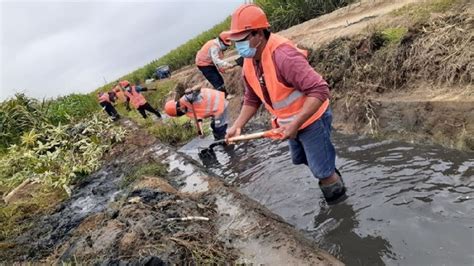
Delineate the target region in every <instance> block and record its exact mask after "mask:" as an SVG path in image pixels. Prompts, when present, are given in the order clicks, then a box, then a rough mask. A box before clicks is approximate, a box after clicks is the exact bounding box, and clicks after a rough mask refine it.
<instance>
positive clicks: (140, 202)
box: [0, 123, 340, 265]
mask: <svg viewBox="0 0 474 266" xmlns="http://www.w3.org/2000/svg"><path fill="white" fill-rule="evenodd" d="M126 126H128V127H129V130H130V136H131V137H130V138H128V139H127V140H126V141H125V143H123V144H119V145H117V146H116V147H115V148H114V149H113V150H112V151H111V153H110V154H109V155H108V156H109V160H108V163H106V164H105V165H104V166H103V167H102V168H101V169H100V170H99V171H98V172H96V173H94V174H93V175H90V176H89V177H87V178H86V179H85V180H84V181H83V182H82V183H81V184H79V185H78V186H77V187H76V188H74V190H73V195H72V197H71V198H70V199H69V200H67V201H66V202H64V203H63V204H61V206H59V207H58V208H57V209H56V211H55V212H54V213H53V214H52V215H48V216H44V217H41V218H40V219H38V220H37V221H35V225H34V226H33V227H32V229H31V230H29V231H27V232H26V233H25V234H23V235H21V236H20V237H18V238H17V239H10V240H8V245H7V244H5V245H1V248H0V257H1V258H2V261H3V262H26V261H29V262H47V263H59V262H61V261H73V262H81V263H99V264H101V263H105V264H117V263H143V264H144V263H147V262H150V263H157V264H159V263H165V264H169V263H172V264H174V263H177V264H182V263H199V264H201V263H224V262H225V263H229V262H230V263H232V262H237V263H240V262H242V263H269V264H273V265H275V264H280V265H289V264H291V265H296V264H298V265H332V264H336V265H337V264H340V262H339V261H338V260H337V259H335V258H334V257H332V256H331V255H329V254H327V253H326V252H324V251H322V250H320V249H318V247H317V246H315V245H314V243H312V242H310V241H309V240H307V239H306V238H304V237H303V235H301V233H299V232H297V231H296V230H295V229H294V228H293V227H292V226H290V225H288V224H287V223H285V222H284V221H283V220H282V219H281V218H280V217H278V216H276V215H273V214H272V213H270V212H269V211H268V210H266V209H265V208H264V207H262V205H260V204H258V203H256V202H255V201H252V200H250V199H249V198H247V197H246V196H243V195H241V194H240V193H238V192H236V191H235V190H234V189H232V188H230V187H228V186H226V185H224V183H223V182H222V181H220V180H219V179H218V178H216V177H214V176H213V175H212V174H209V173H207V172H206V171H204V170H203V169H202V168H200V167H199V166H197V165H194V164H192V163H189V159H187V158H184V157H183V156H182V155H180V154H178V153H176V152H175V151H173V149H171V148H169V147H167V146H165V145H163V144H160V143H159V142H157V141H156V140H155V139H154V138H153V137H151V136H149V135H147V134H145V133H144V132H143V131H140V130H139V129H137V128H135V127H134V126H133V125H132V124H130V123H128V125H126ZM145 164H146V165H150V164H154V165H164V166H165V167H166V171H165V172H160V171H157V172H156V173H160V175H161V176H147V175H143V176H140V177H138V178H136V179H135V180H130V178H127V177H130V176H133V175H134V174H135V173H134V171H135V172H136V169H137V166H139V165H145ZM138 168H140V167H138ZM130 181H131V183H130V185H126V184H127V182H130ZM124 182H125V183H124ZM124 184H125V185H124ZM182 218H184V219H183V220H181V219H182Z"/></svg>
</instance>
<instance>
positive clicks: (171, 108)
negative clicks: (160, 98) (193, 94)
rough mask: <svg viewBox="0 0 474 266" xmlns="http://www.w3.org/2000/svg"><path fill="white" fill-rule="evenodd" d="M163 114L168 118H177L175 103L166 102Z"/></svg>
mask: <svg viewBox="0 0 474 266" xmlns="http://www.w3.org/2000/svg"><path fill="white" fill-rule="evenodd" d="M165 112H166V114H167V115H169V116H177V114H178V111H177V110H176V101H173V100H171V101H167V102H166V104H165Z"/></svg>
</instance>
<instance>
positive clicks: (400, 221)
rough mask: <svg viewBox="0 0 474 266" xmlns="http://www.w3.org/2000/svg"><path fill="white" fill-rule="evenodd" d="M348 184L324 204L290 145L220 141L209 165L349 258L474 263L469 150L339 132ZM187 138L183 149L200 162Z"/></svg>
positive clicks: (473, 166) (473, 170)
mask: <svg viewBox="0 0 474 266" xmlns="http://www.w3.org/2000/svg"><path fill="white" fill-rule="evenodd" d="M334 142H335V144H336V146H337V151H338V159H337V165H338V167H339V169H340V170H341V172H342V174H343V176H344V179H345V182H346V183H347V185H348V188H349V195H350V198H349V200H347V201H346V202H345V203H343V204H340V205H337V206H334V207H327V206H326V205H325V204H324V203H323V199H322V195H321V192H320V191H319V188H318V185H317V181H316V180H315V179H314V178H312V177H311V173H310V172H309V170H308V169H306V168H305V167H302V166H294V165H292V164H291V161H290V155H289V152H288V147H287V144H286V143H277V142H270V141H267V140H258V141H254V142H251V143H247V144H243V145H239V146H237V147H235V149H229V148H227V149H226V150H227V151H224V150H223V149H222V148H217V149H216V153H217V159H218V161H217V162H214V163H212V162H211V163H209V162H207V166H208V168H209V169H210V170H211V171H213V172H215V173H216V174H218V175H220V176H223V177H224V178H225V179H226V180H227V181H229V182H230V183H233V184H235V185H238V186H239V187H240V189H241V191H243V192H244V193H245V194H247V195H249V196H250V197H252V198H254V199H255V200H257V201H259V202H261V203H263V204H264V205H266V206H267V207H268V208H269V209H270V210H272V211H273V212H275V213H277V214H279V215H280V216H282V217H283V218H285V219H286V220H287V221H288V222H290V223H292V224H293V225H295V226H296V227H297V228H300V229H301V230H304V231H305V232H306V233H307V235H308V236H309V237H312V238H314V239H315V240H316V241H317V242H318V243H319V244H320V245H321V246H322V247H323V248H324V249H326V250H328V251H330V252H331V253H332V254H334V255H336V256H337V257H339V258H340V259H341V260H342V261H344V262H346V263H347V264H349V265H374V264H403V265H430V264H433V265H441V264H448V265H473V264H474V255H473V254H474V252H473V247H474V201H473V200H472V199H473V197H474V154H472V153H470V154H469V153H462V152H458V151H452V150H447V149H444V148H441V147H437V146H416V145H411V144H407V143H400V142H392V141H379V142H377V141H374V140H371V139H368V138H358V137H355V136H346V135H340V134H335V135H334ZM197 146H201V147H203V146H205V145H204V144H203V143H202V141H199V142H191V143H190V144H189V145H187V146H185V147H183V148H182V151H183V152H186V153H187V154H191V155H192V156H193V157H194V158H195V159H198V157H197V154H196V147H197Z"/></svg>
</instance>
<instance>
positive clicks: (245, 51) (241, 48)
mask: <svg viewBox="0 0 474 266" xmlns="http://www.w3.org/2000/svg"><path fill="white" fill-rule="evenodd" d="M235 48H237V51H238V52H239V54H240V55H241V56H242V57H244V58H252V57H254V56H255V53H256V52H257V48H252V47H250V41H249V40H246V41H241V42H235Z"/></svg>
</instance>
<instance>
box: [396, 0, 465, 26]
mask: <svg viewBox="0 0 474 266" xmlns="http://www.w3.org/2000/svg"><path fill="white" fill-rule="evenodd" d="M463 1H464V0H435V1H428V2H424V3H417V4H410V5H406V6H404V7H402V8H400V9H397V10H395V11H393V12H392V14H393V15H395V16H403V17H408V18H409V19H410V20H412V21H414V22H425V21H427V20H428V19H429V18H430V16H431V14H432V13H442V12H446V11H448V10H449V9H450V8H452V7H453V6H454V5H455V4H458V3H460V2H463Z"/></svg>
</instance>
